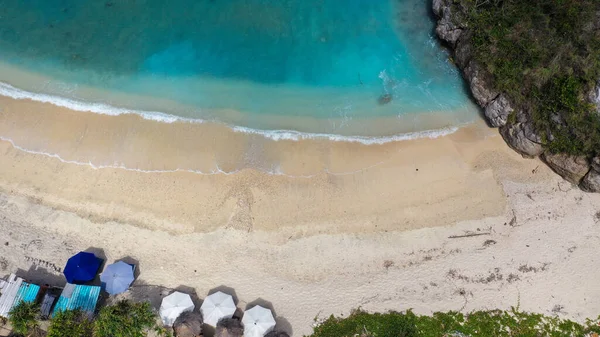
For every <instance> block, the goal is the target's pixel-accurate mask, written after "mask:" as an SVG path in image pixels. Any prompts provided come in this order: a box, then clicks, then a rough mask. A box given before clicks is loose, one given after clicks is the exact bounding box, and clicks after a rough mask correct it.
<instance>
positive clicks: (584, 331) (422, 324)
mask: <svg viewBox="0 0 600 337" xmlns="http://www.w3.org/2000/svg"><path fill="white" fill-rule="evenodd" d="M599 320H600V317H598V319H596V320H588V321H587V322H586V323H585V324H579V323H576V322H573V321H569V320H563V319H560V318H557V317H551V316H545V315H542V314H534V313H526V312H521V311H519V310H517V309H515V308H513V309H511V310H508V311H500V310H494V311H476V312H472V313H470V314H467V315H464V314H461V313H459V312H446V313H443V312H436V313H434V314H433V315H431V316H421V315H416V314H414V313H413V312H412V311H410V310H409V311H407V312H388V313H373V314H371V313H366V312H363V311H360V310H358V311H355V312H354V313H352V314H351V315H350V316H349V317H347V318H336V317H333V316H331V317H330V318H329V319H327V320H326V321H325V322H323V323H322V324H320V325H319V326H317V327H316V328H315V329H314V332H313V334H312V335H310V336H307V337H443V336H448V337H450V336H469V337H504V336H506V337H515V336H519V337H543V336H548V337H571V336H573V337H575V336H581V337H583V336H595V335H593V334H594V333H600V325H599V324H598V322H599Z"/></svg>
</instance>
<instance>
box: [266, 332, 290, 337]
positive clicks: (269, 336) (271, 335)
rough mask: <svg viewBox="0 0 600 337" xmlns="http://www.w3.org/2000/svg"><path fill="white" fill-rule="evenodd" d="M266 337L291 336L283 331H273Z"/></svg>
mask: <svg viewBox="0 0 600 337" xmlns="http://www.w3.org/2000/svg"><path fill="white" fill-rule="evenodd" d="M265 337H290V335H288V334H287V332H283V331H271V332H269V333H268V334H266V335H265Z"/></svg>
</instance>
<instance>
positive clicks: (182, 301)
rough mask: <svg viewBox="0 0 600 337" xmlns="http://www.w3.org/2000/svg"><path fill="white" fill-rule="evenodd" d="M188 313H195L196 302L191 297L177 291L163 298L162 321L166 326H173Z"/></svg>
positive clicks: (161, 306)
mask: <svg viewBox="0 0 600 337" xmlns="http://www.w3.org/2000/svg"><path fill="white" fill-rule="evenodd" d="M186 311H194V302H192V298H191V297H190V295H188V294H184V293H180V292H178V291H176V292H174V293H172V294H171V295H169V296H167V297H165V298H163V300H162V303H161V304H160V310H159V313H160V319H161V320H162V322H163V324H164V325H166V326H171V325H173V323H174V322H175V320H176V319H177V317H179V315H181V314H182V313H184V312H186Z"/></svg>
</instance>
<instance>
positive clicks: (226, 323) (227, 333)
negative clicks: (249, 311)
mask: <svg viewBox="0 0 600 337" xmlns="http://www.w3.org/2000/svg"><path fill="white" fill-rule="evenodd" d="M243 335H244V326H243V325H242V322H240V320H238V319H235V318H225V319H222V320H220V321H219V323H217V330H216V332H215V337H242V336H243Z"/></svg>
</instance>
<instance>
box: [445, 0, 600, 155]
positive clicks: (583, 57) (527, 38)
mask: <svg viewBox="0 0 600 337" xmlns="http://www.w3.org/2000/svg"><path fill="white" fill-rule="evenodd" d="M454 3H455V4H457V5H460V8H462V12H463V14H464V16H465V19H466V24H467V26H468V27H467V28H468V29H469V31H470V32H471V33H472V34H471V37H470V39H471V40H470V41H468V43H470V44H471V45H472V46H473V51H474V53H473V58H474V59H475V60H476V61H477V62H478V63H479V64H480V65H482V66H483V67H484V68H485V69H486V70H487V71H488V72H489V73H490V74H491V75H492V80H493V85H494V86H495V87H496V89H498V90H499V91H502V92H505V93H506V94H507V95H508V96H509V97H510V98H511V100H512V101H513V102H514V103H515V104H516V105H517V108H518V110H519V111H522V112H524V113H526V114H527V115H528V116H529V120H531V121H533V124H534V126H535V128H536V129H537V131H538V133H539V134H540V135H541V137H542V138H543V140H544V143H545V145H546V147H547V148H548V150H550V151H551V152H562V153H569V154H573V155H586V156H589V157H593V156H597V155H600V116H599V114H598V112H597V111H595V108H594V107H593V105H592V104H590V101H589V99H588V94H589V93H590V92H591V91H592V90H593V88H594V87H595V86H596V85H597V83H598V81H599V80H600V1H598V0H536V1H520V0H454Z"/></svg>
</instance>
